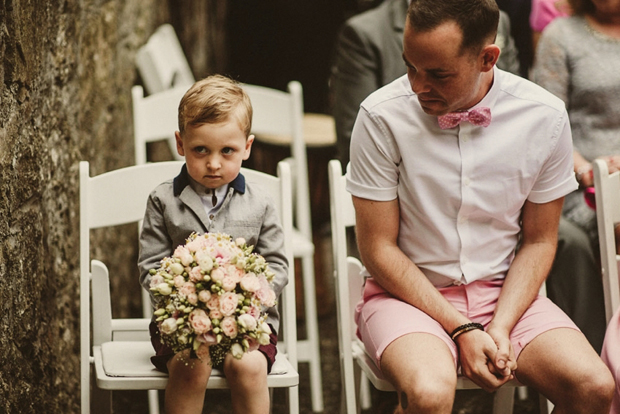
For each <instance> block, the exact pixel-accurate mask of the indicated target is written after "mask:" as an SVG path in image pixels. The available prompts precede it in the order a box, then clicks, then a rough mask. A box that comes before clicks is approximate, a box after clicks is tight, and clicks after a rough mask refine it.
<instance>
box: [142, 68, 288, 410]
mask: <svg viewBox="0 0 620 414" xmlns="http://www.w3.org/2000/svg"><path fill="white" fill-rule="evenodd" d="M251 121H252V106H251V103H250V100H249V98H248V96H247V95H246V94H245V92H244V91H243V89H242V88H241V87H240V86H239V84H238V83H236V82H235V81H233V80H231V79H229V78H226V77H224V76H220V75H213V76H209V77H207V78H205V79H203V80H200V81H198V82H196V83H195V84H194V85H193V86H192V87H191V88H190V89H189V90H188V91H187V93H186V94H185V96H183V99H182V100H181V103H180V104H179V131H177V132H176V143H177V151H178V153H179V154H180V155H182V156H184V157H185V165H184V166H183V169H182V170H181V173H180V174H179V175H178V176H177V177H176V178H174V180H169V181H166V182H164V183H162V184H160V185H159V186H158V187H157V188H155V190H154V191H153V192H152V193H151V195H150V196H149V200H148V203H147V208H146V213H145V216H144V224H143V228H142V233H141V236H140V257H139V259H138V265H139V267H140V283H141V284H142V286H143V287H144V288H145V289H147V290H148V289H149V286H150V275H149V270H150V269H152V268H157V267H158V266H159V262H160V260H161V259H162V258H164V257H166V256H170V255H172V253H173V251H174V249H175V248H176V247H177V246H179V245H182V244H185V239H186V238H187V237H188V236H189V235H190V234H191V233H192V232H197V233H204V232H223V233H227V234H229V235H231V236H232V237H233V238H237V237H243V238H245V240H246V241H247V243H248V245H254V246H255V251H256V252H257V253H259V254H261V255H262V256H263V257H264V258H265V260H266V261H267V262H268V263H269V265H270V268H271V270H272V271H273V272H274V273H275V274H276V277H275V278H274V290H275V292H276V295H279V294H280V292H281V291H282V288H283V287H284V285H286V283H287V282H288V279H287V268H288V262H287V260H286V257H285V255H284V234H283V232H282V228H281V226H280V221H279V218H278V215H277V213H276V209H275V206H274V205H273V202H272V201H271V200H270V199H269V197H268V196H266V195H265V194H264V192H262V191H261V189H260V188H259V187H255V185H254V184H251V185H250V184H249V183H246V182H245V179H244V177H243V175H242V174H240V173H239V171H240V169H241V163H242V161H244V160H247V159H248V157H249V156H250V149H251V147H252V142H253V141H254V136H253V135H250V128H251ZM267 322H268V323H269V324H270V325H271V327H272V331H273V333H272V335H271V343H270V344H269V345H266V346H261V347H260V348H259V349H258V350H257V351H251V352H249V353H247V354H245V355H244V356H243V358H241V359H235V358H234V357H232V355H228V356H227V357H226V359H225V361H224V363H223V366H222V367H217V368H222V369H223V370H224V374H225V375H226V378H227V379H228V383H229V385H230V390H231V394H232V405H233V411H234V412H235V413H265V414H267V413H268V412H269V392H268V388H267V373H268V372H269V371H270V369H271V366H272V364H273V362H274V360H275V355H276V342H277V334H276V332H277V329H278V322H279V318H278V313H277V310H276V309H275V308H271V309H269V310H268V318H267ZM150 330H151V342H152V343H153V347H154V348H155V351H156V355H155V356H154V357H152V358H151V360H152V362H153V364H154V365H155V367H156V368H157V369H159V370H161V371H164V372H168V373H169V375H170V379H169V381H168V386H167V388H166V394H165V396H166V398H165V407H166V413H168V414H172V413H201V412H202V408H203V403H204V396H205V391H206V386H207V381H208V379H209V376H210V375H211V369H212V366H211V364H210V361H207V360H199V359H192V360H191V361H189V352H188V351H184V352H182V353H181V354H183V355H174V353H173V351H172V350H171V349H170V348H169V347H168V346H166V345H165V344H163V343H162V341H161V336H160V333H159V331H158V329H157V325H156V324H155V323H154V322H152V323H151V326H150ZM187 361H189V362H191V363H189V364H186V362H187Z"/></svg>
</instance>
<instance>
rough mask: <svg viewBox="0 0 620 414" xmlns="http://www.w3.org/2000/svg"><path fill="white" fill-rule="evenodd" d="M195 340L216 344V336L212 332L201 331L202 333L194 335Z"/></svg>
mask: <svg viewBox="0 0 620 414" xmlns="http://www.w3.org/2000/svg"><path fill="white" fill-rule="evenodd" d="M196 340H197V341H198V342H200V343H203V344H207V345H213V344H217V338H216V337H215V335H214V334H213V332H207V333H203V334H202V335H196Z"/></svg>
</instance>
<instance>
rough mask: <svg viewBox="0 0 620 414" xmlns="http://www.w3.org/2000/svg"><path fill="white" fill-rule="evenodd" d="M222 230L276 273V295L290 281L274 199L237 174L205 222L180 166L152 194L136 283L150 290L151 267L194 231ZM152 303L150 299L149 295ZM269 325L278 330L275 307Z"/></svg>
mask: <svg viewBox="0 0 620 414" xmlns="http://www.w3.org/2000/svg"><path fill="white" fill-rule="evenodd" d="M192 232H197V233H199V234H201V233H205V232H211V233H215V232H222V233H227V234H229V235H231V236H232V237H233V238H238V237H243V238H244V239H245V240H246V242H247V244H248V245H253V246H254V251H255V252H257V253H259V254H260V255H262V256H263V257H264V258H265V260H266V261H267V262H268V263H269V267H270V269H271V270H272V271H273V272H274V273H275V278H274V283H273V284H274V290H275V292H276V295H277V296H278V297H279V296H280V293H281V292H282V289H283V288H284V286H285V285H286V284H287V283H288V265H289V263H288V261H287V259H286V256H285V255H284V233H283V230H282V226H281V224H280V219H279V218H278V214H277V211H276V208H275V206H274V204H273V201H272V200H271V199H270V198H269V196H268V195H266V194H265V192H264V191H261V188H260V186H259V185H257V184H255V183H251V185H250V184H249V183H246V181H245V178H244V177H243V175H242V174H239V175H238V176H237V178H236V179H235V180H233V182H232V183H230V184H229V187H228V192H227V194H226V198H225V200H224V202H223V203H222V206H221V207H220V209H219V210H218V211H217V213H216V214H215V215H214V217H213V219H212V220H209V217H207V213H206V212H205V209H204V206H203V204H202V201H201V199H200V196H199V195H198V194H197V193H196V192H195V191H194V189H193V188H192V187H191V186H190V185H189V175H188V174H187V168H186V166H185V165H184V166H183V169H182V170H181V173H180V174H179V175H178V176H177V177H176V178H175V179H174V180H168V181H166V182H164V183H162V184H160V185H159V186H157V187H156V188H155V190H153V192H152V193H151V194H150V196H149V199H148V202H147V207H146V212H145V215H144V222H143V224H142V232H141V234H140V255H139V258H138V267H139V268H140V284H141V285H142V286H143V287H144V288H145V289H147V290H148V289H149V286H150V281H151V276H150V274H149V270H150V269H154V268H158V267H159V262H160V260H161V259H163V258H164V257H166V256H170V255H172V253H173V252H174V249H175V248H176V247H177V246H179V245H183V244H185V240H186V239H187V237H188V236H189V235H190V234H191V233H192ZM152 299H153V297H152ZM267 313H268V317H267V322H268V323H270V324H271V325H272V326H273V327H274V328H275V329H276V331H277V330H278V328H279V315H278V312H277V309H276V308H270V309H269V310H268V311H267Z"/></svg>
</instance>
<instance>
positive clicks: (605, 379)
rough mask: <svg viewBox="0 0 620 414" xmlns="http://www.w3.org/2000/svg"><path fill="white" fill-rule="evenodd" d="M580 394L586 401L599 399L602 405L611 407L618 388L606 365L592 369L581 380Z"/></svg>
mask: <svg viewBox="0 0 620 414" xmlns="http://www.w3.org/2000/svg"><path fill="white" fill-rule="evenodd" d="M578 386H579V388H580V390H579V395H580V396H581V397H582V399H583V400H584V401H587V402H590V401H599V402H600V404H601V407H609V405H610V404H611V400H612V399H613V396H614V392H615V389H616V383H615V381H614V379H613V377H612V376H611V373H610V372H609V370H608V369H607V368H606V367H605V368H604V369H603V368H601V369H600V370H596V371H594V370H593V371H592V372H591V373H590V374H589V375H588V376H587V377H584V378H581V380H580V381H579V385H578Z"/></svg>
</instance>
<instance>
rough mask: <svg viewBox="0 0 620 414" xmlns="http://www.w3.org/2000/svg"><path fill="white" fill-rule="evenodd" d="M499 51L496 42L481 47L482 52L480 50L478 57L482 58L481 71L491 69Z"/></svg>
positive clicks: (495, 62)
mask: <svg viewBox="0 0 620 414" xmlns="http://www.w3.org/2000/svg"><path fill="white" fill-rule="evenodd" d="M500 53H501V50H500V48H499V46H497V45H496V44H489V45H486V46H485V47H484V48H483V49H482V52H480V57H481V59H482V71H483V72H488V71H490V70H491V69H493V66H495V65H496V64H497V59H499V55H500Z"/></svg>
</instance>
